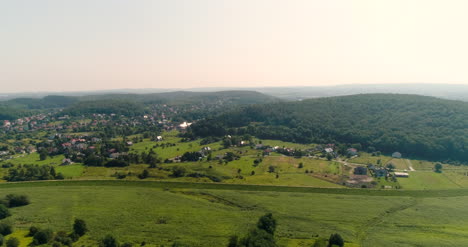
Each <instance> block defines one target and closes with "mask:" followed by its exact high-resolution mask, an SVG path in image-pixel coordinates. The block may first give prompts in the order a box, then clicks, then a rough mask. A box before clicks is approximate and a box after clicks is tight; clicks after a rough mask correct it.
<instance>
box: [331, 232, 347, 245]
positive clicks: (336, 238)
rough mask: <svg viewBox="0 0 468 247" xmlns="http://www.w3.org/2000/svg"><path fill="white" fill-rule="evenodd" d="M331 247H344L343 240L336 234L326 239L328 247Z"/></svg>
mask: <svg viewBox="0 0 468 247" xmlns="http://www.w3.org/2000/svg"><path fill="white" fill-rule="evenodd" d="M332 246H339V247H343V246H344V240H343V238H342V237H341V236H340V234H338V233H334V234H332V235H330V238H329V239H328V247H332Z"/></svg>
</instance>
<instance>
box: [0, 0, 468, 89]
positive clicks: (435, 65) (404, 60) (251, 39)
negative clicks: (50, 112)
mask: <svg viewBox="0 0 468 247" xmlns="http://www.w3.org/2000/svg"><path fill="white" fill-rule="evenodd" d="M467 11H468V1H465V0H459V1H457V0H438V1H435V0H368V1H365V0H362V1H358V0H356V1H353V0H317V1H314V0H303V1H302V0H282V1H279V0H229V1H228V0H185V1H182V0H165V1H158V0H0V91H1V92H14V91H63V90H65V91H70V90H94V89H111V88H187V87H214V86H225V87H228V86H243V87H245V86H293V85H310V86H312V85H334V84H348V83H406V82H428V83H466V84H468V32H467V24H468V14H467Z"/></svg>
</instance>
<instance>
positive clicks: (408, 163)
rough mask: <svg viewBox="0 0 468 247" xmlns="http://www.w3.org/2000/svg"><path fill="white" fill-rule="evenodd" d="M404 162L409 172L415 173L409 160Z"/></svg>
mask: <svg viewBox="0 0 468 247" xmlns="http://www.w3.org/2000/svg"><path fill="white" fill-rule="evenodd" d="M405 162H406V164H407V165H408V168H409V170H410V171H412V172H414V171H416V170H415V169H414V168H413V163H411V160H409V159H405Z"/></svg>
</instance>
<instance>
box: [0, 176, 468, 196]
mask: <svg viewBox="0 0 468 247" xmlns="http://www.w3.org/2000/svg"><path fill="white" fill-rule="evenodd" d="M40 186H136V187H149V188H163V189H164V188H168V189H208V190H237V191H272V192H299V193H324V194H347V195H366V196H409V197H455V196H468V189H446V190H372V189H348V188H314V187H294V186H273V185H244V184H223V183H189V182H167V181H121V180H63V181H34V182H18V183H3V184H0V189H8V188H16V187H40Z"/></svg>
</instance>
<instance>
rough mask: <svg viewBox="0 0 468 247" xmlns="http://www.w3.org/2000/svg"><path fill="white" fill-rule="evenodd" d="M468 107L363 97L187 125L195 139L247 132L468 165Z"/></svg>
mask: <svg viewBox="0 0 468 247" xmlns="http://www.w3.org/2000/svg"><path fill="white" fill-rule="evenodd" d="M467 126H468V103H466V102H459V101H451V100H443V99H437V98H433V97H424V96H416V95H390V94H367V95H353V96H342V97H330V98H319V99H309V100H303V101H301V102H287V103H277V104H268V105H251V106H247V107H244V108H241V109H237V110H233V111H231V112H228V113H224V114H220V115H219V116H216V117H211V118H207V119H205V120H202V121H199V122H197V123H195V124H193V125H192V126H191V132H190V133H191V134H192V135H193V136H194V137H203V138H207V137H209V136H215V137H222V136H226V135H244V134H250V135H253V136H257V137H259V138H263V139H279V140H283V141H290V142H298V143H321V144H327V143H337V144H353V143H354V144H359V145H361V147H362V149H363V150H367V151H369V152H375V151H376V150H380V151H382V152H384V153H392V152H394V151H396V150H404V152H405V153H407V154H408V155H415V156H419V157H424V158H427V159H437V160H448V159H452V160H459V161H465V162H466V161H468V127H467Z"/></svg>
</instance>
